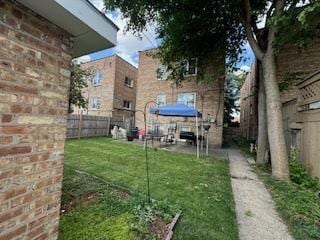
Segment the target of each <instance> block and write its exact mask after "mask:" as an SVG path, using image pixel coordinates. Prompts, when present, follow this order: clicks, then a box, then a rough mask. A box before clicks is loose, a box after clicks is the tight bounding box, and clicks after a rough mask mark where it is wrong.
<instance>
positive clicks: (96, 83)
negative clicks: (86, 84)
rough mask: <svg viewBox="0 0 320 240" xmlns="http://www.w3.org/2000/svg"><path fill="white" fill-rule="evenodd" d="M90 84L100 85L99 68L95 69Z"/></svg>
mask: <svg viewBox="0 0 320 240" xmlns="http://www.w3.org/2000/svg"><path fill="white" fill-rule="evenodd" d="M92 84H93V86H98V85H101V73H100V71H99V70H97V71H96V72H95V74H94V76H93V79H92Z"/></svg>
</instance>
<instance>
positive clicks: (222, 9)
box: [105, 0, 320, 180]
mask: <svg viewBox="0 0 320 240" xmlns="http://www.w3.org/2000/svg"><path fill="white" fill-rule="evenodd" d="M301 2H302V3H305V4H307V5H306V6H304V7H301ZM105 3H106V6H107V7H108V8H110V9H115V8H119V9H120V10H121V12H122V13H123V15H124V17H126V18H127V19H128V25H127V30H133V31H134V32H139V31H141V30H143V29H144V28H145V26H146V24H147V23H148V22H156V23H157V24H158V25H157V32H158V36H159V38H161V45H160V50H159V54H158V57H159V58H160V59H161V61H162V62H163V63H165V64H166V65H167V66H168V69H169V70H170V72H171V76H172V79H180V80H183V78H184V74H183V61H184V60H185V59H189V58H191V57H197V58H198V60H199V61H198V63H199V65H200V66H201V70H202V71H201V74H200V75H201V77H202V78H203V79H205V70H206V65H207V64H208V61H207V59H210V58H212V57H213V56H215V57H226V59H227V60H228V63H229V64H231V65H232V64H234V63H235V62H236V61H237V60H238V59H237V57H238V56H239V53H241V46H243V44H244V43H245V41H248V42H249V44H250V46H251V48H252V49H253V52H254V54H255V56H256V58H257V59H258V60H259V61H260V62H261V65H262V71H263V83H264V88H265V94H266V106H267V107H266V109H267V126H268V137H269V140H270V141H269V145H270V150H271V162H272V174H273V175H274V176H275V177H277V178H279V179H282V180H289V169H288V155H287V151H286V145H285V138H284V128H283V122H282V104H281V99H280V92H279V87H278V82H277V77H276V64H275V55H276V53H277V49H279V48H280V47H281V45H282V44H285V43H287V42H293V41H295V40H297V39H299V41H300V42H299V41H296V43H297V44H299V45H301V43H305V42H307V41H306V40H308V39H311V38H312V35H313V34H312V33H314V31H315V30H314V29H315V28H316V26H318V22H319V18H317V16H319V15H318V13H319V8H320V7H319V6H318V5H319V3H318V1H317V0H309V1H308V3H306V2H305V1H299V0H257V1H253V0H203V1H194V0H184V1H180V0H172V1H166V0H131V1H126V0H105ZM263 19H264V20H265V23H264V24H262V22H263V21H262V20H263ZM312 21H316V22H317V24H314V23H312ZM292 22H295V24H294V25H292ZM311 23H312V24H311ZM259 24H260V25H264V26H262V27H260V28H259V27H258V25H259ZM287 28H290V29H291V30H290V31H289V32H290V34H288V31H286V29H287ZM302 33H304V34H302ZM297 36H298V37H297ZM208 80H209V81H212V80H214V79H213V78H211V79H208Z"/></svg>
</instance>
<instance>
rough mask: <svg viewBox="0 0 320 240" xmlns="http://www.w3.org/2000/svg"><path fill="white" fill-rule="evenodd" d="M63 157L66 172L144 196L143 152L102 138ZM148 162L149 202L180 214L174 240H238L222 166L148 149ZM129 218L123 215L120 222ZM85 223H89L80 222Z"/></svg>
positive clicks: (75, 143)
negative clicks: (164, 203)
mask: <svg viewBox="0 0 320 240" xmlns="http://www.w3.org/2000/svg"><path fill="white" fill-rule="evenodd" d="M65 154H66V157H65V165H66V167H67V168H72V169H79V170H82V171H86V172H88V173H91V174H93V175H96V176H98V177H100V178H103V179H105V180H106V181H108V182H110V183H112V184H115V185H119V186H123V187H125V188H128V189H130V191H132V192H142V193H146V173H145V161H144V151H143V148H142V146H136V145H131V144H123V143H119V142H116V141H113V140H111V139H107V138H94V139H82V140H69V141H67V142H66V147H65ZM149 157H150V189H151V197H152V198H154V199H157V200H160V201H168V202H169V203H170V204H172V205H175V206H179V208H181V210H182V211H183V213H182V217H181V219H180V221H179V222H178V225H177V228H176V229H175V234H174V239H183V240H188V239H192V240H195V239H210V240H212V239H224V240H232V239H238V228H237V224H236V218H235V211H234V202H233V197H232V190H231V184H230V176H229V165H228V162H227V161H224V160H216V159H213V158H208V159H200V160H198V159H196V158H195V157H194V156H192V155H185V154H178V153H172V152H167V151H164V150H158V151H155V150H153V149H150V151H149ZM110 207H112V202H110ZM124 214H125V210H124ZM120 215H121V214H120ZM128 218H130V217H128V215H123V218H122V219H121V221H126V220H127V219H128ZM80 219H81V218H80ZM87 221H90V219H89V220H88V219H86V220H85V219H84V222H87ZM119 221H120V220H119ZM62 224H63V220H62ZM85 224H89V223H85ZM80 226H81V224H80ZM106 226H107V224H106ZM101 229H103V228H101ZM65 239H67V238H65ZM90 239H94V238H90ZM102 239H104V238H102ZM106 239H109V238H106ZM110 239H113V238H110Z"/></svg>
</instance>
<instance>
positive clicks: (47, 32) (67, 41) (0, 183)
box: [0, 0, 117, 240]
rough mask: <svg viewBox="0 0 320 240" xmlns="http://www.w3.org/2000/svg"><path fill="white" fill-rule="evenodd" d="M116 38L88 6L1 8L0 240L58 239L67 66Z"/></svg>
mask: <svg viewBox="0 0 320 240" xmlns="http://www.w3.org/2000/svg"><path fill="white" fill-rule="evenodd" d="M58 2H59V3H58ZM102 29H103V31H101V30H102ZM116 32H117V27H116V26H115V25H114V24H113V23H112V22H111V21H110V20H108V19H107V18H105V17H104V16H103V15H102V14H100V12H98V10H96V9H95V8H94V7H93V6H92V5H91V4H90V3H89V2H88V1H85V0H79V1H78V2H77V5H76V6H74V5H73V4H71V5H70V1H69V0H62V1H49V0H43V1H37V0H19V1H14V0H1V1H0V239H1V240H10V239H26V240H32V239H57V236H58V223H59V212H60V211H59V210H60V196H61V181H62V175H63V154H64V139H65V132H66V114H67V109H68V87H69V82H70V63H71V59H72V58H73V57H78V56H80V55H84V54H88V53H89V52H90V51H95V50H99V49H103V48H108V47H112V46H114V44H115V42H116Z"/></svg>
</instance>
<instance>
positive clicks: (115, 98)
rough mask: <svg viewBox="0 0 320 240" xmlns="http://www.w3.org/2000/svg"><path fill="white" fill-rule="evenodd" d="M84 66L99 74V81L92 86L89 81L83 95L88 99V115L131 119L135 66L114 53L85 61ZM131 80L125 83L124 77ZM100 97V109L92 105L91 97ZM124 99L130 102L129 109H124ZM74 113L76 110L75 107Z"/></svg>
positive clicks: (134, 87)
mask: <svg viewBox="0 0 320 240" xmlns="http://www.w3.org/2000/svg"><path fill="white" fill-rule="evenodd" d="M83 67H84V68H91V69H93V71H94V72H96V71H99V72H100V74H101V83H100V84H99V85H97V86H94V84H93V83H92V82H89V83H88V85H89V87H88V88H87V89H85V91H84V96H86V98H87V99H88V101H89V108H88V111H87V112H86V113H87V114H88V115H99V116H110V117H113V118H114V119H115V120H116V121H122V120H123V119H132V118H133V115H134V114H133V113H134V110H135V105H136V91H137V72H138V70H137V68H136V67H134V66H133V65H131V64H130V63H128V62H127V61H125V60H124V59H122V58H121V57H119V56H117V55H114V56H111V57H107V58H103V59H99V60H95V61H91V62H87V63H85V64H83ZM126 78H127V79H130V80H132V85H131V86H129V85H128V84H125V79H126ZM94 97H98V98H100V109H94V108H93V107H92V98H94ZM124 101H128V102H130V103H131V109H124ZM75 112H76V113H77V112H78V110H77V109H76V111H75Z"/></svg>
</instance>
